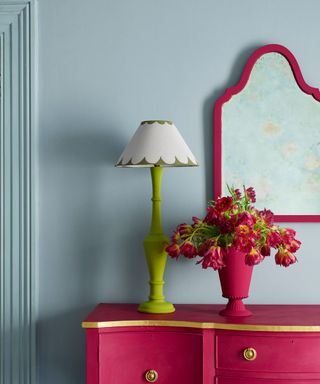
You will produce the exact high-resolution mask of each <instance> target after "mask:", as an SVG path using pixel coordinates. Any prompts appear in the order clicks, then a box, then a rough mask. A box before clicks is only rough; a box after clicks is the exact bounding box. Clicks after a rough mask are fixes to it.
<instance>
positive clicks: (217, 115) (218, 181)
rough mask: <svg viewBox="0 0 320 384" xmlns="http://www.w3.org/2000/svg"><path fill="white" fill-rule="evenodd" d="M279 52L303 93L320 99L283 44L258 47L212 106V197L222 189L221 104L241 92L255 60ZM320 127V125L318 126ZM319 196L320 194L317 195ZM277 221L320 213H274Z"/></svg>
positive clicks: (317, 217) (313, 218)
mask: <svg viewBox="0 0 320 384" xmlns="http://www.w3.org/2000/svg"><path fill="white" fill-rule="evenodd" d="M272 52H274V53H280V54H281V55H283V56H284V57H285V58H286V59H287V61H288V63H289V64H290V67H291V69H292V73H293V75H294V78H295V80H296V82H297V84H298V86H299V88H300V89H301V91H303V92H304V93H306V94H308V95H311V96H312V97H313V98H314V99H315V100H317V101H320V90H319V89H317V88H313V87H311V86H309V85H308V84H307V83H306V82H305V80H304V78H303V76H302V73H301V70H300V67H299V64H298V62H297V60H296V58H295V57H294V56H293V54H292V53H291V52H290V51H289V50H288V49H287V48H285V47H284V46H282V45H278V44H269V45H265V46H262V47H260V48H258V49H257V50H256V51H255V52H254V53H253V54H252V56H251V57H250V58H249V60H248V61H247V63H246V65H245V68H244V70H243V73H242V76H241V79H240V81H239V82H238V84H236V85H235V86H233V87H231V88H228V89H226V91H225V93H224V94H223V95H222V96H221V97H219V98H218V99H217V101H216V103H215V106H214V134H213V140H214V143H213V144H214V145H213V148H214V156H213V158H214V198H215V199H216V198H217V197H219V196H221V191H222V129H223V127H222V106H223V104H224V103H226V102H227V101H229V100H230V99H231V98H232V97H233V96H234V95H236V94H238V93H239V92H241V91H242V90H243V89H244V87H245V86H246V84H247V82H248V79H249V76H250V74H251V71H252V68H253V67H254V65H255V63H256V62H257V60H258V59H259V58H260V57H261V56H262V55H264V54H266V53H272ZM319 129H320V127H319ZM319 198H320V196H319ZM275 220H276V221H277V222H320V214H315V215H294V214H293V215H277V214H275Z"/></svg>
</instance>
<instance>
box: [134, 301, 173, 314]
mask: <svg viewBox="0 0 320 384" xmlns="http://www.w3.org/2000/svg"><path fill="white" fill-rule="evenodd" d="M138 311H139V312H144V313H172V312H174V311H175V308H174V306H173V304H172V303H168V302H166V301H163V302H161V301H160V302H157V301H146V302H145V303H142V304H140V305H139V307H138Z"/></svg>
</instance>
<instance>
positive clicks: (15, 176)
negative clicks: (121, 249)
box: [0, 0, 36, 384]
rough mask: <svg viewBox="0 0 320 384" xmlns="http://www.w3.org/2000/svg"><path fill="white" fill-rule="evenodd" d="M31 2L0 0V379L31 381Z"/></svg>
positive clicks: (5, 382) (33, 306)
mask: <svg viewBox="0 0 320 384" xmlns="http://www.w3.org/2000/svg"><path fill="white" fill-rule="evenodd" d="M34 41H35V2H34V1H8V0H7V1H1V2H0V55H1V56H0V84H1V99H0V100H1V103H0V384H8V383H12V384H16V383H19V384H20V383H23V384H34V383H35V382H36V364H35V363H36V357H35V345H36V342H35V336H36V335H35V321H36V294H35V291H36V289H35V288H36V285H35V284H36V283H35V282H36V278H35V277H36V276H35V273H36V265H35V260H36V259H35V212H34V208H35V204H34V200H35V199H34V198H35V179H36V178H35V176H36V174H35V167H34V165H35V161H34V156H35V155H34V152H35V151H34V149H35V148H34V144H35V113H34V112H35V109H34V104H35V102H34V98H35V86H34V84H35V46H34V45H35V44H34Z"/></svg>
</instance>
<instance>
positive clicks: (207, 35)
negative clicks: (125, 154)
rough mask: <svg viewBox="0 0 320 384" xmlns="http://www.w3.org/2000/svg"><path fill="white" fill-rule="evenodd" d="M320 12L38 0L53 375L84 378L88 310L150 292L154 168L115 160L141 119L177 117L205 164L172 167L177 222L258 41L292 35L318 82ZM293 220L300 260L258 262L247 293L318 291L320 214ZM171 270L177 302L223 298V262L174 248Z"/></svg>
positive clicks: (310, 299)
mask: <svg viewBox="0 0 320 384" xmlns="http://www.w3.org/2000/svg"><path fill="white" fill-rule="evenodd" d="M319 13H320V3H319V1H317V0H309V1H307V2H301V1H299V0H282V1H273V2H271V1H264V0H242V1H237V0H232V1H231V0H224V1H218V0H202V1H196V0H175V1H173V0H162V1H155V0H135V1H132V0H118V1H112V0H90V1H84V0H82V1H79V0H56V1H52V0H40V1H39V40H40V41H39V70H40V72H39V114H40V115H39V134H40V143H39V144H40V156H39V170H40V203H39V204H40V206H39V214H40V219H39V294H40V297H39V315H40V318H39V326H38V340H39V341H38V344H39V345H38V347H39V349H38V352H39V367H40V383H41V384H51V383H52V384H56V383H59V384H81V383H85V362H84V358H85V340H84V332H83V331H82V330H81V328H80V322H81V320H82V319H83V317H84V316H85V315H86V313H87V312H88V311H89V310H90V309H91V308H92V307H93V306H94V305H95V304H96V303H98V302H139V301H141V300H143V299H145V298H146V296H147V278H148V277H147V270H146V265H145V262H144V256H143V250H142V239H143V237H144V236H145V235H146V233H147V231H148V226H149V222H150V201H149V199H150V192H151V186H150V176H149V172H148V170H145V169H115V168H114V166H113V165H114V163H115V161H116V160H117V159H118V157H119V155H120V153H121V151H122V150H123V148H124V146H125V145H126V144H127V142H128V140H129V139H130V138H131V136H132V134H133V132H134V131H135V129H136V128H137V126H138V124H139V122H140V121H141V120H144V119H154V118H160V119H172V120H173V121H174V122H175V123H176V125H177V127H178V128H179V130H180V132H181V134H182V135H183V137H184V138H185V140H186V142H187V143H188V144H189V145H190V147H191V149H192V151H193V152H194V154H195V155H196V157H197V158H198V160H199V162H200V164H201V166H200V167H199V168H197V169H188V168H184V169H168V170H165V172H164V179H163V194H162V197H163V220H164V228H165V231H166V232H167V233H168V234H169V233H171V231H172V229H173V228H174V227H175V225H176V224H178V223H180V222H183V221H188V220H190V218H191V216H192V215H199V216H202V215H203V214H204V212H205V205H206V200H207V199H208V198H210V197H212V178H213V175H212V174H213V166H212V145H211V142H212V109H213V105H214V102H215V100H216V98H217V97H218V96H220V95H221V94H222V92H223V90H224V89H225V88H226V87H228V86H231V85H233V84H235V82H237V80H238V79H239V76H240V73H241V70H242V69H243V66H244V64H245V62H246V60H247V59H248V57H249V56H250V54H251V53H252V52H253V51H254V50H255V49H256V48H257V47H259V46H261V45H264V44H267V43H279V44H283V45H285V46H287V47H288V48H289V49H290V50H291V51H292V52H293V53H294V54H295V55H296V58H297V59H298V61H299V62H300V65H301V69H302V72H303V74H304V76H305V79H306V81H307V82H308V83H309V84H311V85H312V86H318V85H319V84H320V71H319V68H320V50H319V43H320V41H319ZM306 134H307V132H306ZM288 193H294V191H291V190H290V179H289V178H288ZM292 226H293V227H294V228H296V229H297V230H298V234H299V239H301V240H302V241H303V248H302V249H301V252H300V257H299V263H298V264H296V265H294V266H293V267H292V268H290V269H281V268H277V267H276V266H275V265H274V264H273V262H272V260H267V261H266V262H264V264H263V265H261V266H258V267H257V268H255V271H254V276H253V282H252V287H251V297H250V299H249V300H248V302H251V303H317V302H319V297H320V286H319V283H318V279H317V277H318V274H319V273H318V270H319V268H320V260H319V259H318V249H319V247H318V246H317V244H316V241H317V238H318V237H319V234H318V232H319V229H320V226H319V225H318V224H307V223H304V224H299V225H296V224H295V225H292ZM166 282H167V283H166V287H165V291H166V295H167V297H168V298H169V299H170V300H173V301H174V302H186V303H187V302H189V303H192V302H198V303H200V302H203V303H216V302H221V301H222V299H221V294H220V288H219V283H218V279H217V274H216V273H215V272H213V271H203V270H201V268H200V267H199V266H194V265H193V262H187V261H183V260H181V262H179V263H176V262H175V261H172V260H169V261H168V264H167V270H166Z"/></svg>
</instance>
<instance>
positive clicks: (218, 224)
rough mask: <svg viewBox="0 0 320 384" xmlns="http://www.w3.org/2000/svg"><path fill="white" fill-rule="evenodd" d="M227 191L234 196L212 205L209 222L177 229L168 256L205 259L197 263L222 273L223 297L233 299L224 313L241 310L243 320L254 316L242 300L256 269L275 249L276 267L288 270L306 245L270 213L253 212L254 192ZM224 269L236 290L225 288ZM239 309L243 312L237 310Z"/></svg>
mask: <svg viewBox="0 0 320 384" xmlns="http://www.w3.org/2000/svg"><path fill="white" fill-rule="evenodd" d="M228 190H229V193H230V196H226V197H220V198H218V199H216V200H215V201H210V202H209V204H208V208H207V215H206V216H205V218H204V219H202V220H201V219H199V218H197V217H193V218H192V220H193V224H180V225H178V227H177V228H176V230H175V232H174V234H173V236H172V239H171V240H172V241H171V243H170V244H169V245H168V246H167V247H166V252H167V253H168V254H169V256H171V257H173V258H176V259H177V258H178V257H179V256H180V255H183V256H184V257H186V258H188V259H192V258H195V257H196V256H200V257H201V259H200V260H199V261H197V264H201V265H202V268H205V269H206V268H213V269H214V270H219V275H220V281H221V285H222V291H223V296H225V297H228V298H229V304H228V305H229V309H230V311H227V312H225V311H224V313H223V314H225V315H226V314H232V313H235V312H236V311H237V312H238V315H239V313H240V312H241V311H242V312H243V314H242V315H243V316H245V315H248V314H249V313H248V311H246V310H245V308H244V306H243V303H242V299H243V298H245V297H247V296H248V290H249V284H250V279H251V273H252V266H254V265H256V264H259V263H260V262H262V261H263V260H264V258H265V257H268V256H270V254H271V248H274V249H276V253H275V262H276V264H278V265H280V266H284V267H288V266H289V265H291V264H294V263H295V262H296V261H297V258H296V256H295V252H296V251H297V250H298V249H299V248H300V244H301V242H300V241H299V240H297V239H296V238H295V235H296V232H295V231H294V230H293V229H291V228H281V227H279V226H278V225H275V224H274V216H273V213H272V212H271V211H270V210H266V209H264V210H258V209H256V208H254V206H253V203H255V202H256V196H255V191H254V189H253V188H252V187H250V188H245V187H243V192H242V193H241V192H240V190H239V189H234V188H229V187H228ZM232 260H234V261H233V262H232ZM235 263H236V267H235ZM226 267H228V268H226ZM224 269H231V270H232V271H233V272H232V273H231V274H232V276H233V277H232V279H233V281H231V282H229V283H228V284H229V285H230V284H231V288H230V287H229V288H225V289H224V286H223V285H225V284H224V283H223V281H222V280H228V278H224V276H225V275H226V273H224V272H223V270H224ZM244 275H248V278H249V284H248V288H247V289H246V288H245V287H242V288H244V289H242V292H241V293H237V292H234V290H233V288H232V286H234V285H236V284H237V282H241V276H244ZM249 275H250V276H249ZM235 280H237V281H235ZM240 285H241V284H240ZM236 291H237V290H236ZM230 297H231V298H233V299H234V300H233V303H230ZM235 300H238V301H237V302H235ZM236 306H238V307H239V308H238V310H237V309H235V308H234V307H236ZM231 307H232V308H233V309H234V310H233V309H232V308H231ZM229 312H230V313H229Z"/></svg>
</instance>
